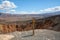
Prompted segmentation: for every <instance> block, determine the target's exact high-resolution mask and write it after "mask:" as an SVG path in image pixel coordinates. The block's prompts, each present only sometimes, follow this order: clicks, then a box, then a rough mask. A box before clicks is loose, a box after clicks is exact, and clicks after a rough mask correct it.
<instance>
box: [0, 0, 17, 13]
mask: <svg viewBox="0 0 60 40" xmlns="http://www.w3.org/2000/svg"><path fill="white" fill-rule="evenodd" d="M16 7H17V6H16V5H15V4H14V3H13V2H10V1H7V0H5V1H2V3H1V4H0V10H6V13H10V12H11V11H13V10H11V9H13V8H16Z"/></svg>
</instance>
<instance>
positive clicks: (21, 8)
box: [0, 0, 60, 14]
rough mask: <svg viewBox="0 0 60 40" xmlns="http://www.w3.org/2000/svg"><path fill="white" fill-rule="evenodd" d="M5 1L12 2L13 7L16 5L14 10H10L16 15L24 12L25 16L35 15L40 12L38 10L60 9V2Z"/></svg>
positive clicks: (54, 0)
mask: <svg viewBox="0 0 60 40" xmlns="http://www.w3.org/2000/svg"><path fill="white" fill-rule="evenodd" d="M7 1H9V2H13V3H14V5H16V8H12V9H13V10H15V11H16V13H18V14H21V13H22V14H24V12H25V13H26V14H27V13H31V12H32V13H37V12H40V10H45V9H48V8H54V7H57V6H59V8H60V0H7ZM2 2H3V1H2V0H0V4H1V3H2ZM12 9H11V10H12ZM59 10H60V9H59ZM3 11H4V10H0V12H3ZM43 12H44V11H43Z"/></svg>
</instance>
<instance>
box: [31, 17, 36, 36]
mask: <svg viewBox="0 0 60 40" xmlns="http://www.w3.org/2000/svg"><path fill="white" fill-rule="evenodd" d="M32 23H33V25H32V28H33V35H34V34H35V32H34V27H35V19H34V18H33V20H32Z"/></svg>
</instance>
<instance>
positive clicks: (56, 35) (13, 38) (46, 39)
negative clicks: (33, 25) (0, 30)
mask: <svg viewBox="0 0 60 40" xmlns="http://www.w3.org/2000/svg"><path fill="white" fill-rule="evenodd" d="M0 40H60V32H57V31H52V30H46V29H39V30H35V35H34V36H32V30H30V31H23V32H17V31H16V32H13V33H8V34H0Z"/></svg>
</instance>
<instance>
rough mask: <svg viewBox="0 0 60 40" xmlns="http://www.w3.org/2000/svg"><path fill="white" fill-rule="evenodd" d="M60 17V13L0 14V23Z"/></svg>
mask: <svg viewBox="0 0 60 40" xmlns="http://www.w3.org/2000/svg"><path fill="white" fill-rule="evenodd" d="M55 15H60V11H58V12H53V13H44V14H9V13H0V22H13V21H27V20H32V19H33V18H35V19H41V18H46V17H50V16H55Z"/></svg>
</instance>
